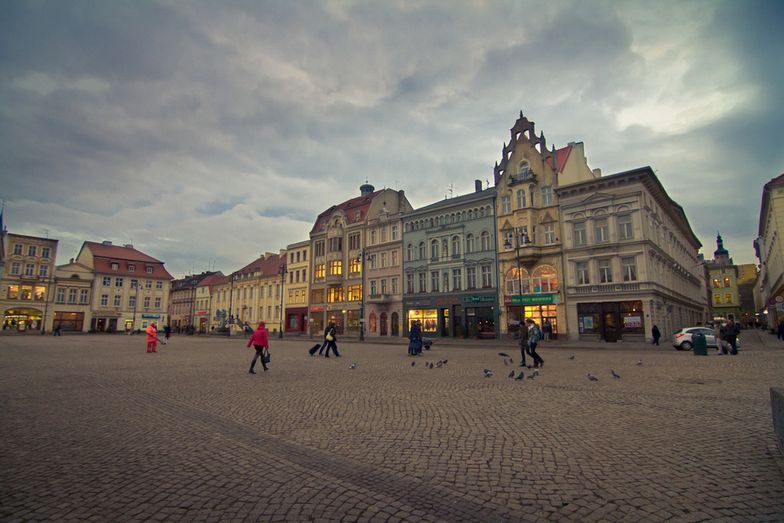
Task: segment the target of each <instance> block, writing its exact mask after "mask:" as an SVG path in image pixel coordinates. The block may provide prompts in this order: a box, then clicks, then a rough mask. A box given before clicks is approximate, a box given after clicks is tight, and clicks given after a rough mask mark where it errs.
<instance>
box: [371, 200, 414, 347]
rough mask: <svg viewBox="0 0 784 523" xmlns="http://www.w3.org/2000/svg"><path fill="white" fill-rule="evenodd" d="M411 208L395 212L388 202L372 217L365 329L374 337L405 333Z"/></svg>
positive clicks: (397, 335)
mask: <svg viewBox="0 0 784 523" xmlns="http://www.w3.org/2000/svg"><path fill="white" fill-rule="evenodd" d="M382 203H383V202H382ZM408 210H409V209H408V208H403V209H402V210H401V209H398V212H396V213H392V212H390V211H389V209H388V208H387V207H386V206H385V205H384V206H382V208H381V211H380V212H379V213H378V215H376V216H375V217H373V218H369V219H368V224H367V236H366V240H367V244H366V246H365V248H364V249H363V255H364V260H362V261H361V262H362V267H361V270H362V273H363V274H364V278H363V289H364V292H363V300H364V304H365V307H364V310H365V318H366V324H365V329H366V334H367V335H368V336H370V337H384V336H395V337H399V336H401V335H402V333H403V329H402V324H403V321H402V319H403V286H402V277H403V221H402V217H403V216H404V213H405V212H407V211H408Z"/></svg>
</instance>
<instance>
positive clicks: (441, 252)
mask: <svg viewBox="0 0 784 523" xmlns="http://www.w3.org/2000/svg"><path fill="white" fill-rule="evenodd" d="M495 195H496V190H495V188H490V189H486V190H482V183H481V182H480V181H478V180H477V181H476V183H475V190H474V192H473V193H470V194H467V195H464V196H458V197H455V198H449V199H446V200H443V201H440V202H437V203H434V204H431V205H427V206H425V207H422V208H419V209H416V210H414V211H411V212H409V213H407V214H405V215H404V216H403V246H404V251H403V256H404V261H403V279H404V281H403V286H404V287H403V314H404V320H405V324H404V334H406V335H407V334H408V332H409V330H410V328H411V325H412V323H413V322H414V321H420V322H421V325H422V333H423V334H424V335H425V336H431V337H476V338H495V337H498V334H499V333H498V321H499V308H498V290H497V288H498V274H497V268H498V259H497V257H496V249H495V245H496V237H495V236H496V234H495V232H496V219H495V208H496V202H495Z"/></svg>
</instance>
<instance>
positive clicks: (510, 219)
mask: <svg viewBox="0 0 784 523" xmlns="http://www.w3.org/2000/svg"><path fill="white" fill-rule="evenodd" d="M510 134H511V136H510V141H509V144H508V145H507V144H504V148H503V157H502V159H501V162H500V163H499V164H497V165H496V167H495V187H496V191H497V194H496V214H497V227H498V231H497V235H496V238H497V246H496V248H497V250H498V260H499V280H500V282H499V283H500V284H499V294H500V297H499V300H500V305H501V312H502V319H501V321H500V328H501V333H502V334H509V333H514V332H515V331H516V330H517V328H518V325H519V323H520V322H521V321H523V320H524V319H525V318H531V319H533V320H534V321H535V322H536V323H537V324H539V325H540V326H541V325H543V324H544V323H545V322H547V323H549V324H550V326H551V328H552V334H553V336H554V337H558V336H567V332H568V325H567V321H566V304H565V300H564V294H563V290H562V286H563V281H564V278H565V275H564V266H563V261H562V245H563V242H562V239H563V236H562V234H561V228H562V227H561V212H560V209H559V202H558V194H557V192H556V189H557V188H558V187H559V186H562V185H564V184H571V183H577V182H583V181H586V180H593V179H594V178H596V177H597V176H598V171H597V172H593V171H592V170H591V169H590V168H589V167H588V163H587V160H586V158H585V151H584V147H583V144H582V143H581V142H572V143H570V144H568V145H567V146H566V147H563V148H560V149H555V147H553V148H552V150H548V149H547V143H546V140H545V138H544V135H543V134H541V133H540V135H539V136H537V135H536V132H535V126H534V122H532V121H529V120H528V119H527V118H526V117H525V116H523V114H522V112H521V113H520V117H519V118H518V120H517V121H516V122H515V124H514V126H513V127H512V128H511V130H510Z"/></svg>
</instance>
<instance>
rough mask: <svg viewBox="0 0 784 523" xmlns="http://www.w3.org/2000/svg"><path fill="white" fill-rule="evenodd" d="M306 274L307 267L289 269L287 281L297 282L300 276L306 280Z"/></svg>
mask: <svg viewBox="0 0 784 523" xmlns="http://www.w3.org/2000/svg"><path fill="white" fill-rule="evenodd" d="M298 261H299V260H298ZM307 274H308V273H307V269H301V270H294V271H289V283H299V282H300V277H301V278H302V280H301V281H307Z"/></svg>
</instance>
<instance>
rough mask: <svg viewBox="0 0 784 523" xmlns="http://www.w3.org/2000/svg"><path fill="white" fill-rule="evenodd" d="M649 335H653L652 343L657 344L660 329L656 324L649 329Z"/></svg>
mask: <svg viewBox="0 0 784 523" xmlns="http://www.w3.org/2000/svg"><path fill="white" fill-rule="evenodd" d="M651 336H653V344H654V345H658V344H659V339H660V338H661V331H660V330H659V327H657V326H656V325H654V326H653V328H652V329H651Z"/></svg>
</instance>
